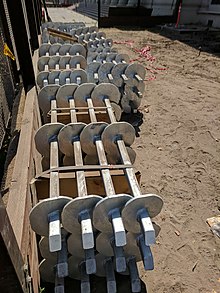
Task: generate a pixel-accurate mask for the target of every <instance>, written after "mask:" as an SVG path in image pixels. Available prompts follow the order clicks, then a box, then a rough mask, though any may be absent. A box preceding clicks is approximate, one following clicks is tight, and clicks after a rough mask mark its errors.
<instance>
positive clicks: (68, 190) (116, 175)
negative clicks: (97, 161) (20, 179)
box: [34, 170, 141, 200]
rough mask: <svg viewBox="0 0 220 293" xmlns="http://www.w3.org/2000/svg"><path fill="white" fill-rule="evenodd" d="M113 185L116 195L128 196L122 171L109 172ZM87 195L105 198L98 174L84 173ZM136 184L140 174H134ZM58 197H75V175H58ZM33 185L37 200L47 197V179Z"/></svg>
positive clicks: (126, 184) (127, 186) (128, 189)
mask: <svg viewBox="0 0 220 293" xmlns="http://www.w3.org/2000/svg"><path fill="white" fill-rule="evenodd" d="M111 175H112V180H113V184H114V186H115V191H116V193H118V194H120V193H126V194H130V188H129V185H128V182H127V179H126V177H125V176H124V173H123V171H115V170H114V171H111ZM85 176H86V183H87V189H88V194H96V195H101V196H105V190H104V185H103V181H102V177H101V174H100V172H98V171H91V172H85ZM136 177H137V179H138V182H140V178H141V174H140V172H137V173H136ZM59 178H60V195H65V196H70V197H72V198H74V197H77V186H76V178H75V173H74V172H72V173H60V174H59ZM34 184H35V185H36V191H37V198H38V200H42V199H45V198H48V197H49V177H48V178H39V179H37V180H36V181H35V182H34Z"/></svg>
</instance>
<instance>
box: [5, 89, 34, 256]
mask: <svg viewBox="0 0 220 293" xmlns="http://www.w3.org/2000/svg"><path fill="white" fill-rule="evenodd" d="M35 100H36V90H35V88H33V89H31V90H30V91H29V92H28V93H27V96H26V102H25V108H24V115H23V121H22V126H21V133H20V139H19V144H18V150H17V155H16V160H15V167H14V170H13V175H12V181H11V182H12V183H11V187H10V192H9V198H8V204H7V212H8V215H9V218H10V221H11V225H12V227H13V230H14V234H15V237H16V240H17V243H18V247H19V249H20V250H21V253H22V255H23V256H25V255H26V253H27V246H28V244H29V243H28V234H29V225H28V220H27V217H28V213H29V210H28V209H27V206H28V201H29V200H30V197H31V195H30V187H29V179H30V178H29V169H30V161H31V152H32V150H31V145H32V143H31V142H32V139H33V113H34V111H36V104H35Z"/></svg>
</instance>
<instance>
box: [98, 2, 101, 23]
mask: <svg viewBox="0 0 220 293" xmlns="http://www.w3.org/2000/svg"><path fill="white" fill-rule="evenodd" d="M100 18H101V0H98V27H100Z"/></svg>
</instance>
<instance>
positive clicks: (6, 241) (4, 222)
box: [0, 195, 27, 293]
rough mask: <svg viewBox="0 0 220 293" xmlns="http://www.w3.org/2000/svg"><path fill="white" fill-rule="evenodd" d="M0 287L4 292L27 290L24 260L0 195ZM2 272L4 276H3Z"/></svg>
mask: <svg viewBox="0 0 220 293" xmlns="http://www.w3.org/2000/svg"><path fill="white" fill-rule="evenodd" d="M0 247H1V253H0V273H1V279H0V289H1V292H4V289H5V288H7V292H9V293H11V292H18V293H20V292H22V291H23V292H27V290H26V283H25V275H24V261H23V257H22V255H21V253H20V249H19V247H18V245H17V241H16V237H15V235H14V231H13V229H12V226H11V223H10V220H9V217H8V214H7V211H6V208H5V205H4V203H3V200H2V198H1V195H0ZM4 274H5V275H6V278H4Z"/></svg>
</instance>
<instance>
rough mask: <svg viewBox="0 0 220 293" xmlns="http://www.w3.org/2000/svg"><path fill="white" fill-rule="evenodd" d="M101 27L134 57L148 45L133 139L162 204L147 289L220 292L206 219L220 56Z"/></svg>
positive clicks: (217, 243) (217, 126) (215, 200)
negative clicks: (140, 117) (139, 117)
mask: <svg viewBox="0 0 220 293" xmlns="http://www.w3.org/2000/svg"><path fill="white" fill-rule="evenodd" d="M50 12H51V10H50ZM58 17H59V14H58ZM70 17H71V18H72V16H70ZM52 18H53V20H54V21H56V18H55V19H54V16H53V17H52ZM83 19H85V18H83ZM83 19H82V20H81V19H80V20H78V19H77V18H76V17H75V16H74V17H73V18H72V20H74V21H83ZM63 21H68V20H67V19H65V18H64V19H63ZM102 31H104V32H106V34H107V37H111V38H113V40H114V41H115V42H117V43H121V44H115V45H114V46H115V47H117V48H118V49H119V52H121V53H127V54H129V56H130V58H131V60H134V59H137V58H138V57H139V54H138V53H137V50H140V49H141V48H143V47H146V46H150V48H148V50H149V49H150V51H148V55H147V57H145V58H141V59H139V62H140V63H142V64H143V65H144V66H146V67H147V74H146V81H145V83H146V88H145V93H144V97H143V100H142V104H141V107H140V112H141V113H142V114H143V123H142V124H141V125H140V131H139V137H137V138H136V141H135V143H134V146H133V147H134V149H135V151H136V153H137V159H136V162H135V166H136V169H138V170H140V171H141V173H142V191H143V192H145V193H156V194H159V195H160V196H161V197H162V198H163V200H164V208H163V211H162V213H161V214H160V215H159V216H158V217H157V218H156V222H157V223H158V224H159V225H160V226H161V232H160V235H159V237H158V239H157V244H156V245H155V246H154V247H153V255H154V261H155V269H154V271H152V272H145V271H144V270H143V268H142V266H141V265H140V266H139V269H140V276H141V279H142V280H143V281H144V282H145V284H146V285H147V289H148V293H180V292H185V293H197V292H198V293H220V239H219V238H217V237H216V236H214V235H213V234H212V233H211V231H210V229H209V226H208V225H207V223H206V219H207V218H209V217H213V216H216V215H218V214H220V211H219V210H220V200H219V193H220V180H219V179H220V178H219V174H220V106H219V98H220V96H219V93H220V74H219V68H220V59H219V58H218V57H216V56H214V55H212V54H209V53H205V52H203V51H202V52H201V54H200V55H199V51H198V49H195V48H193V47H191V46H189V45H187V44H184V43H182V42H179V41H178V40H172V39H170V38H167V37H164V36H161V35H160V34H158V32H150V31H148V30H137V31H135V30H130V31H128V30H120V29H113V28H112V29H102ZM190 42H191V43H193V42H192V40H190ZM197 48H198V46H197ZM152 56H153V57H155V60H154V58H152ZM161 69H166V70H161ZM121 285H122V284H120V287H121ZM124 291H126V292H128V291H127V289H126V290H124ZM124 291H123V290H122V291H121V292H124ZM97 292H98V291H97ZM99 293H101V291H99Z"/></svg>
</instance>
